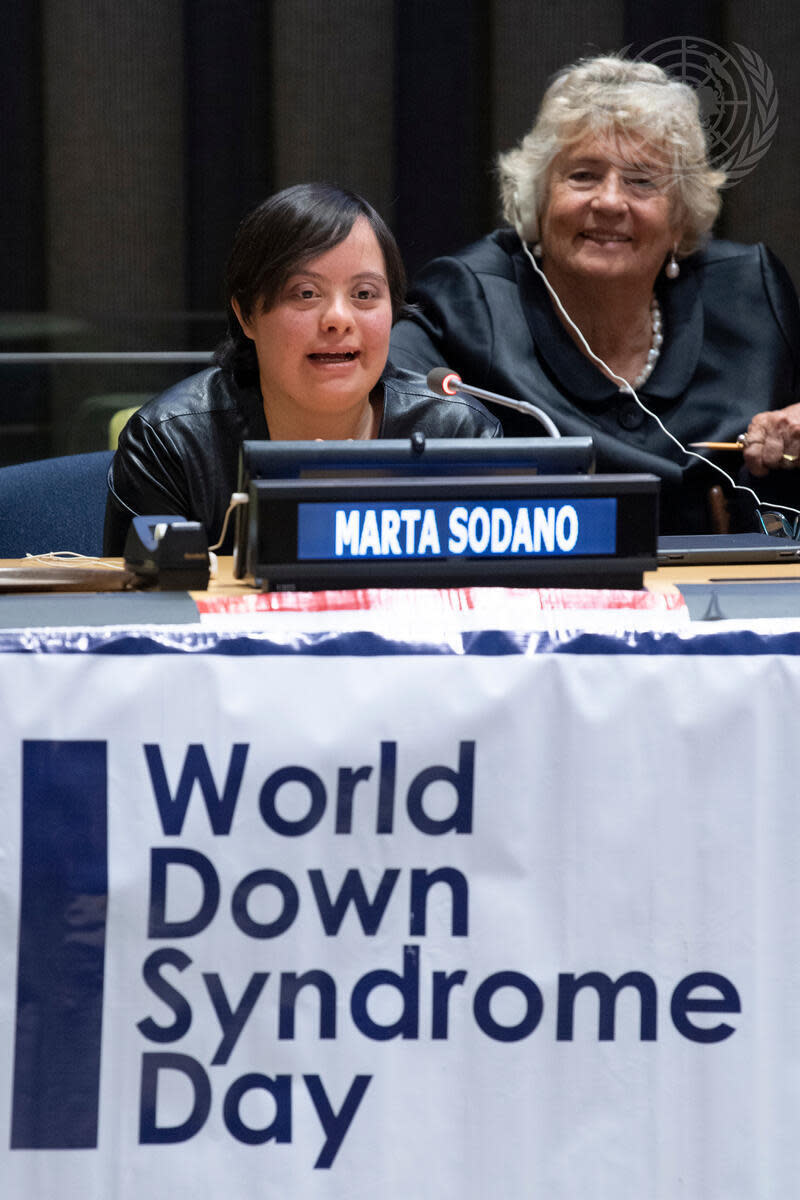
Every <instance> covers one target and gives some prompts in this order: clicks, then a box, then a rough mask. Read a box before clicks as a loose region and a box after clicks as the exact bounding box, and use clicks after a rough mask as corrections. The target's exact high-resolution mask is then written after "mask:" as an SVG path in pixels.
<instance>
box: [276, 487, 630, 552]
mask: <svg viewBox="0 0 800 1200" xmlns="http://www.w3.org/2000/svg"><path fill="white" fill-rule="evenodd" d="M616 549H617V500H616V498H615V497H613V496H597V497H589V498H586V499H562V500H556V499H553V500H542V501H538V502H532V501H529V500H511V499H509V500H507V501H505V502H503V503H500V502H498V501H497V500H496V499H487V498H486V497H485V496H484V497H481V498H480V499H477V500H470V501H469V502H465V501H463V500H461V499H454V500H437V501H433V502H431V503H429V504H425V505H422V504H416V503H408V504H406V503H396V502H394V503H393V502H388V501H384V502H382V503H359V504H354V503H348V502H347V501H345V502H342V503H334V504H332V503H299V504H298V506H297V558H298V559H299V560H302V561H305V560H317V561H331V562H341V561H364V560H371V561H373V562H374V561H397V560H399V559H406V560H409V559H423V560H431V559H442V558H445V559H449V558H456V559H457V558H483V559H491V558H501V559H508V558H511V559H519V558H536V557H543V556H558V555H572V556H581V555H613V554H615V553H616Z"/></svg>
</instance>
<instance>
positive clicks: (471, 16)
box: [0, 0, 800, 458]
mask: <svg viewBox="0 0 800 1200" xmlns="http://www.w3.org/2000/svg"><path fill="white" fill-rule="evenodd" d="M0 11H2V19H3V37H2V39H0V79H1V80H2V81H3V82H2V85H1V86H2V94H3V104H2V105H0V153H1V154H2V163H3V179H4V182H3V188H2V189H0V228H2V231H3V237H2V247H3V249H2V270H0V349H2V350H13V349H19V348H20V347H28V348H33V349H42V348H44V349H48V348H59V347H61V348H75V347H78V348H87V349H91V348H94V349H157V348H164V349H166V348H171V349H177V348H181V349H189V348H206V347H208V348H210V347H211V346H213V344H214V342H215V340H216V338H217V336H218V334H219V331H220V325H219V319H218V316H217V315H216V314H218V312H219V309H220V304H221V301H220V279H221V275H222V270H223V266H224V261H225V257H226V255H227V251H228V247H229V245H230V241H231V237H232V234H233V231H234V229H235V226H236V224H237V222H238V220H239V218H240V217H241V216H242V214H243V213H244V212H245V211H246V209H247V208H248V207H250V206H251V205H252V204H254V203H255V202H257V201H258V200H259V199H261V198H262V197H263V196H264V195H266V194H267V193H269V192H270V191H272V190H274V189H276V188H279V187H283V186H285V185H287V184H289V183H293V182H297V181H299V180H304V179H312V178H313V179H330V180H333V181H335V182H339V183H341V184H343V185H345V186H348V187H352V188H354V189H356V190H357V191H361V192H363V193H364V194H365V195H366V196H367V197H368V198H369V199H370V200H371V201H372V202H373V203H374V204H375V206H376V207H377V208H378V209H379V210H380V211H381V212H382V213H383V214H384V215H385V216H386V217H387V219H388V220H389V222H390V224H391V225H392V227H393V228H394V230H395V232H396V233H397V236H398V239H399V241H400V244H401V248H402V250H403V253H404V256H405V259H406V263H407V265H408V267H409V271H410V272H411V273H412V274H413V272H414V270H415V269H416V268H417V267H419V266H420V265H421V264H422V263H423V262H424V261H426V260H427V259H428V258H429V257H431V256H432V255H434V254H437V253H442V252H443V251H446V250H448V249H451V248H454V247H456V246H459V245H462V244H464V243H465V242H467V241H470V240H472V239H473V238H476V237H479V236H480V235H481V234H483V233H484V232H486V231H487V230H489V229H490V228H492V227H493V225H494V224H495V223H496V220H497V204H496V198H495V186H494V179H493V162H494V159H495V156H496V154H497V152H498V151H499V150H502V149H507V148H508V147H509V146H511V145H512V144H514V143H515V142H516V141H517V140H518V139H519V138H520V137H521V136H522V135H523V134H524V133H525V132H526V130H527V129H528V127H529V126H530V124H531V122H532V119H533V116H534V114H535V111H536V107H537V104H538V101H539V99H540V97H541V94H542V91H543V88H544V86H545V84H546V82H547V80H548V78H549V77H550V76H551V75H552V73H553V72H554V71H555V70H557V69H558V68H559V67H561V66H563V65H564V64H566V63H568V62H571V61H573V60H574V59H576V58H578V57H580V56H581V55H585V54H592V53H597V52H602V51H608V50H615V49H620V48H622V47H624V46H630V47H631V48H632V50H633V52H639V51H641V50H643V49H644V48H645V47H647V46H652V44H653V43H655V42H658V41H660V40H663V39H676V38H687V39H695V40H696V39H706V40H707V41H709V42H713V43H715V44H716V45H717V46H720V47H722V48H723V49H725V50H729V51H731V52H733V51H734V50H735V48H736V47H744V48H745V50H746V51H749V52H750V54H751V56H753V55H754V56H755V58H754V59H752V61H754V62H757V63H761V64H763V66H764V67H765V68H766V69H767V70H768V71H769V72H770V73H771V75H770V76H769V77H768V78H767V79H766V84H765V83H764V80H763V79H762V95H763V94H764V86H766V88H767V92H769V91H770V89H771V90H772V91H773V92H774V91H776V92H777V99H778V126H777V132H776V134H775V136H774V139H773V141H772V143H771V145H770V148H769V150H768V152H767V153H766V154H764V156H763V157H762V158H761V159H760V161H759V162H758V163H757V165H756V166H755V167H754V169H753V170H752V171H751V172H750V173H749V174H748V175H746V176H745V178H743V179H742V180H741V181H740V182H738V183H737V184H736V186H734V187H731V188H730V189H728V190H727V191H726V193H725V202H724V212H723V218H722V221H721V225H720V228H719V232H720V233H724V234H725V235H726V236H728V237H734V238H739V239H741V240H744V241H753V240H765V241H767V242H768V243H769V244H770V245H771V246H772V248H773V249H774V250H775V251H776V252H777V253H778V254H779V255H780V256H781V257H782V258H783V259H784V261H785V262H786V264H787V266H788V267H789V269H790V271H791V272H792V274H793V276H794V278H795V281H796V282H798V283H800V244H798V241H797V239H796V237H795V234H794V228H795V221H796V215H797V214H798V212H799V211H800V172H798V170H797V157H798V155H797V151H798V149H800V68H798V61H800V6H798V5H797V4H796V3H795V0H780V2H777V3H770V4H767V3H766V2H765V0H706V2H705V3H704V2H702V0H701V2H700V3H695V4H689V3H686V2H685V0H673V2H671V3H668V2H665V0H581V3H575V2H573V0H337V2H336V3H335V4H334V3H331V0H128V2H127V3H125V4H120V3H119V0H26V3H25V4H17V3H15V2H13V0H5V2H4V3H3V4H2V9H1V10H0ZM736 53H738V50H737V51H736ZM651 56H652V55H651ZM21 314H22V315H24V314H30V315H31V318H32V316H33V314H39V316H40V318H42V319H40V320H39V321H38V324H37V323H36V322H32V320H28V321H27V323H26V322H25V321H24V320H22V316H21ZM45 318H46V319H45ZM186 373H187V370H186V368H184V369H177V371H174V372H173V374H174V375H175V377H178V376H180V375H181V374H186ZM67 376H68V372H67V373H63V372H62V373H61V374H60V375H59V377H58V378H56V379H53V377H52V375H48V377H47V379H46V380H45V381H44V383H42V379H41V377H39V384H41V386H39V385H37V386H34V385H33V384H32V383H31V380H35V379H36V378H37V377H36V376H35V374H32V373H31V372H30V371H28V372H27V374H23V373H20V372H19V371H17V372H16V373H15V372H11V369H10V368H8V367H5V366H4V367H2V368H0V426H3V422H4V421H5V425H4V426H3V427H4V428H5V429H8V427H9V424H10V423H13V422H14V421H22V418H23V416H26V417H29V418H31V422H32V423H33V424H36V422H39V423H40V424H41V425H42V426H43V427H44V426H47V428H48V430H49V435H48V436H49V448H50V451H51V452H54V453H55V452H58V451H59V450H60V449H61V448H62V447H63V446H64V445H66V444H67V443H68V441H69V437H68V431H69V426H70V422H71V420H72V415H73V413H74V410H75V406H76V404H78V403H79V397H80V396H81V395H85V394H86V393H87V392H92V391H95V392H96V391H98V390H100V391H103V390H108V389H111V390H121V391H125V390H144V391H147V390H156V389H157V388H158V387H160V386H162V384H163V382H164V378H165V376H164V375H163V372H161V370H160V369H158V370H156V369H150V370H149V371H148V370H142V369H139V370H138V371H136V372H134V371H133V369H119V368H117V369H116V371H111V370H109V371H106V372H105V373H102V372H101V373H100V374H99V375H97V374H96V373H95V374H94V375H93V376H92V378H91V379H89V378H88V376H87V377H85V378H84V377H80V375H78V376H77V377H76V376H74V375H73V377H72V378H68V377H67ZM26 406H27V407H26ZM26 445H28V446H29V448H30V446H31V445H33V443H25V442H24V439H23V441H21V442H19V447H20V450H19V452H18V455H17V456H19V453H21V452H22V449H24V447H25V446H26ZM37 445H38V443H37ZM8 457H9V453H8V452H6V458H8Z"/></svg>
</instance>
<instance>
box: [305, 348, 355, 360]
mask: <svg viewBox="0 0 800 1200" xmlns="http://www.w3.org/2000/svg"><path fill="white" fill-rule="evenodd" d="M359 354H360V351H359V350H341V351H339V352H338V353H334V352H328V351H324V352H320V353H318V354H309V356H308V357H309V358H310V359H311V361H312V362H318V363H344V362H353V360H354V359H356V358H358V356H359Z"/></svg>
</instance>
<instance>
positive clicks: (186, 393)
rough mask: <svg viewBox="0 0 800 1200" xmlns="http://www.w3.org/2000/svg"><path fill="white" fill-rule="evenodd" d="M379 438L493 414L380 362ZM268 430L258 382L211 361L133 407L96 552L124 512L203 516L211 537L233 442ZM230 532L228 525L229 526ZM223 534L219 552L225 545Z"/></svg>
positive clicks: (117, 545)
mask: <svg viewBox="0 0 800 1200" xmlns="http://www.w3.org/2000/svg"><path fill="white" fill-rule="evenodd" d="M379 386H382V387H383V400H384V403H383V420H382V422H381V428H380V432H379V434H378V436H379V437H381V438H403V437H410V436H411V434H412V433H414V431H415V430H420V431H421V432H422V433H424V434H425V435H426V437H469V438H479V437H499V436H500V434H501V432H502V430H501V428H500V422H499V421H498V419H497V418H496V417H494V416H492V414H491V413H489V412H487V411H486V409H485V408H484V407H483V405H482V404H480V403H479V401H477V400H473V399H471V398H470V397H465V396H453V397H451V398H450V399H449V400H445V399H439V398H438V397H436V396H433V395H432V394H431V393H430V392H429V391H428V389H427V387H426V386H425V380H424V379H420V378H419V377H418V376H416V375H412V374H410V373H409V372H408V371H397V370H395V369H394V367H392V366H391V364H387V366H386V369H385V370H384V372H383V375H382V376H381V382H380V385H379ZM268 437H269V433H268V431H267V422H266V419H265V417H264V406H263V404H262V401H261V392H260V391H259V389H258V387H257V386H255V385H253V386H241V387H240V386H239V385H238V384H237V383H236V381H235V380H234V378H233V376H232V375H231V374H230V373H229V372H228V371H223V370H221V369H220V368H219V367H213V368H211V369H209V370H207V371H201V372H200V373H199V374H198V375H192V376H191V377H190V378H189V379H183V380H181V382H180V383H177V384H176V385H175V386H174V387H171V388H169V390H168V391H166V392H164V393H163V394H162V395H161V396H157V397H156V398H155V399H154V400H150V401H148V403H147V404H145V405H144V406H143V407H142V408H140V409H139V410H138V412H136V413H134V414H133V416H132V417H131V419H130V421H129V422H128V424H127V425H126V426H125V428H124V430H123V431H122V434H121V435H120V439H119V448H118V450H117V453H116V455H115V456H114V460H113V462H112V464H111V467H110V469H109V472H108V491H109V494H108V502H107V504H106V520H105V534H104V537H103V553H104V554H107V555H120V554H122V552H123V550H124V548H125V538H126V535H127V532H128V526H129V525H130V522H131V517H132V516H135V515H138V516H171V515H172V516H182V517H186V519H187V520H190V521H200V522H201V523H202V524H203V525H204V526H205V529H206V532H207V534H208V539H209V542H210V544H211V545H213V544H214V543H215V542H216V541H217V539H218V538H219V535H220V533H221V530H222V522H223V520H224V517H225V510H226V508H227V507H228V503H229V501H230V498H231V493H232V492H234V491H235V490H236V486H237V480H238V471H239V447H240V445H241V443H242V442H243V441H244V440H245V439H253V440H259V439H265V438H268ZM228 528H229V531H230V530H232V524H229V526H228ZM231 538H232V534H231V533H230V532H229V534H228V536H227V538H226V544H225V546H223V548H222V552H223V553H229V552H230V546H231Z"/></svg>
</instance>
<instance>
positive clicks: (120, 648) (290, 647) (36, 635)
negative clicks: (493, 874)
mask: <svg viewBox="0 0 800 1200" xmlns="http://www.w3.org/2000/svg"><path fill="white" fill-rule="evenodd" d="M0 653H2V654H101V655H106V654H110V655H129V654H131V655H162V654H213V655H223V656H225V657H233V658H236V657H241V658H252V657H264V656H267V657H269V656H281V655H311V656H317V657H361V658H364V657H366V658H370V657H396V656H404V655H406V656H407V655H414V656H437V657H438V656H451V655H456V656H464V655H475V656H477V657H487V658H495V657H498V656H502V655H525V656H532V655H534V654H576V655H589V656H598V655H618V654H639V655H642V654H644V655H667V656H675V655H680V656H687V655H690V656H691V655H693V656H696V655H706V656H713V657H720V656H725V655H744V656H748V657H752V656H757V655H770V654H771V655H775V654H780V655H800V631H797V632H794V631H792V632H788V633H778V634H769V633H765V634H760V633H757V632H755V631H753V630H736V631H732V632H728V633H721V632H720V633H674V632H665V633H658V632H652V631H643V632H629V633H624V634H619V635H614V634H604V633H586V632H565V633H556V632H552V631H543V632H540V631H533V632H519V631H508V630H496V629H484V630H476V631H460V632H459V631H454V632H453V633H448V634H447V635H446V636H445V635H443V637H442V639H441V640H436V641H430V640H428V641H425V640H420V641H418V642H410V641H403V640H395V639H393V638H390V637H387V636H385V635H383V634H379V633H374V632H370V631H368V630H364V631H357V632H305V633H304V632H302V631H300V632H298V631H291V632H286V633H285V634H284V636H281V637H276V636H275V634H274V633H273V632H270V633H266V632H265V633H259V632H252V631H251V632H248V633H239V632H235V633H234V632H230V633H228V632H225V631H219V630H208V631H205V630H203V631H201V630H187V629H186V627H185V626H184V627H181V628H180V629H178V628H168V627H167V628H161V629H152V628H150V629H147V630H141V631H134V630H130V629H119V628H116V629H89V630H75V629H55V630H54V629H27V630H18V631H10V630H3V631H0Z"/></svg>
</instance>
